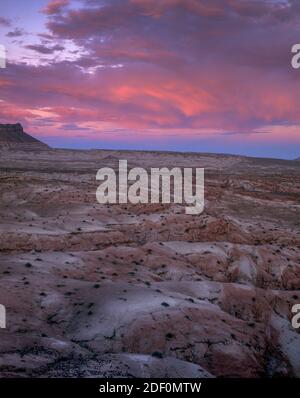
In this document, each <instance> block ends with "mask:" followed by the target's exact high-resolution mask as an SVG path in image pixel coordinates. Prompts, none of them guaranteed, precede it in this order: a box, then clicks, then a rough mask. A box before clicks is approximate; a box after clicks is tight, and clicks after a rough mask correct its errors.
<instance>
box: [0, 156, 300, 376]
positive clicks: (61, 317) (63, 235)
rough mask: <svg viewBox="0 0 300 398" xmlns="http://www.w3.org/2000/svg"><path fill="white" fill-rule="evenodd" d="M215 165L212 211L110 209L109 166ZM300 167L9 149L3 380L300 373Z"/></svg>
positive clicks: (2, 224) (0, 270) (3, 228)
mask: <svg viewBox="0 0 300 398" xmlns="http://www.w3.org/2000/svg"><path fill="white" fill-rule="evenodd" d="M119 159H127V160H128V164H129V168H131V167H134V166H142V167H145V168H150V167H163V166H165V167H171V166H181V167H204V168H205V170H206V172H205V178H206V180H205V211H204V212H203V213H202V214H201V215H199V216H192V215H186V214H185V211H184V206H181V205H174V204H171V205H161V204H158V205H140V204H139V205H132V204H128V205H125V204H124V205H110V206H108V205H100V204H98V203H97V201H96V197H95V192H96V188H97V186H98V185H99V183H98V182H97V181H96V179H95V176H96V172H97V170H98V169H99V168H100V167H105V166H107V167H114V168H117V166H118V160H119ZM299 172H300V162H299V161H298V162H296V161H283V160H282V161H280V160H271V159H255V158H246V157H238V156H226V155H211V154H179V153H159V152H126V151H124V152H118V151H71V150H40V151H29V150H28V151H20V150H2V151H1V152H0V303H1V304H3V305H5V306H6V309H7V329H1V330H0V375H1V376H2V377H13V376H17V377H45V376H47V377H61V376H71V377H78V376H82V377H88V376H98V377H104V376H109V377H115V376H129V377H131V376H132V377H155V376H156V377H163V376H166V377H189V376H191V377H272V376H290V377H295V376H296V377H300V334H299V329H298V330H297V329H294V328H293V327H292V324H291V318H292V312H291V308H292V306H293V304H295V303H300V173H299Z"/></svg>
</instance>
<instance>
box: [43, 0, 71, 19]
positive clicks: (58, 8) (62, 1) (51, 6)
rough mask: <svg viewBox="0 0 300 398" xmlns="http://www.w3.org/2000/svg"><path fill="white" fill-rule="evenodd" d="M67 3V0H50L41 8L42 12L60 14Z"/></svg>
mask: <svg viewBox="0 0 300 398" xmlns="http://www.w3.org/2000/svg"><path fill="white" fill-rule="evenodd" d="M68 4H69V0H52V1H50V2H49V3H48V4H47V6H46V7H45V8H44V9H43V12H44V13H45V14H47V15H57V14H60V13H61V12H62V11H63V9H64V8H65V7H66V6H67V5H68Z"/></svg>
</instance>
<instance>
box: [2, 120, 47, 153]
mask: <svg viewBox="0 0 300 398" xmlns="http://www.w3.org/2000/svg"><path fill="white" fill-rule="evenodd" d="M3 148H5V149H14V148H17V149H21V150H23V149H24V150H27V149H47V148H48V145H46V144H44V143H43V142H41V141H39V140H37V139H36V138H33V137H32V136H31V135H29V134H27V133H25V131H24V130H23V127H22V125H21V124H20V123H16V124H0V149H3Z"/></svg>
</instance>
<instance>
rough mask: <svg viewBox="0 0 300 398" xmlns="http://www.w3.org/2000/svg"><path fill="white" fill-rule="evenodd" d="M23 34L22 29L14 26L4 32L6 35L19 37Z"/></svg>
mask: <svg viewBox="0 0 300 398" xmlns="http://www.w3.org/2000/svg"><path fill="white" fill-rule="evenodd" d="M24 34H25V31H24V29H19V28H15V29H14V30H12V31H10V32H8V33H7V34H6V36H7V37H21V36H23V35H24Z"/></svg>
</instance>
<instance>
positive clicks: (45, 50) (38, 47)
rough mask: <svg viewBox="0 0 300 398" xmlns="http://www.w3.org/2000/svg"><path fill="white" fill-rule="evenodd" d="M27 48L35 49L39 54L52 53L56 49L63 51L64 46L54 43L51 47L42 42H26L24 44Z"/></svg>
mask: <svg viewBox="0 0 300 398" xmlns="http://www.w3.org/2000/svg"><path fill="white" fill-rule="evenodd" d="M25 48H27V49H28V50H32V51H36V52H37V53H40V54H53V53H55V52H56V51H63V50H64V47H63V46H60V45H58V44H57V45H55V46H52V47H47V46H45V45H43V44H28V45H26V46H25Z"/></svg>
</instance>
